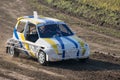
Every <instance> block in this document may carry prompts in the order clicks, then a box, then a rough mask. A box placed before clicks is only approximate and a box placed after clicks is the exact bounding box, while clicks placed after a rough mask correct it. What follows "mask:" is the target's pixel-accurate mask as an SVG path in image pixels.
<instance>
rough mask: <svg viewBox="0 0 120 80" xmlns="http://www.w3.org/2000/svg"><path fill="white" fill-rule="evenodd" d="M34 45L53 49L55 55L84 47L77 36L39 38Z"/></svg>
mask: <svg viewBox="0 0 120 80" xmlns="http://www.w3.org/2000/svg"><path fill="white" fill-rule="evenodd" d="M36 43H37V44H39V45H40V46H43V47H46V48H53V49H54V51H55V52H56V53H60V52H61V51H62V50H70V49H74V48H80V47H84V44H85V43H84V42H83V41H82V40H81V39H80V38H78V37H77V36H67V37H55V38H40V39H39V40H38V41H37V42H36Z"/></svg>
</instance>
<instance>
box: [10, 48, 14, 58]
mask: <svg viewBox="0 0 120 80" xmlns="http://www.w3.org/2000/svg"><path fill="white" fill-rule="evenodd" d="M10 55H11V56H13V55H14V48H13V47H11V48H10Z"/></svg>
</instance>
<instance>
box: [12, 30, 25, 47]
mask: <svg viewBox="0 0 120 80" xmlns="http://www.w3.org/2000/svg"><path fill="white" fill-rule="evenodd" d="M14 34H15V37H16V38H17V39H18V40H19V37H18V34H17V30H16V28H15V29H14ZM19 44H20V47H21V48H22V47H23V46H22V43H21V42H20V41H19Z"/></svg>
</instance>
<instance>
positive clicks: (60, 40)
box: [56, 37, 65, 58]
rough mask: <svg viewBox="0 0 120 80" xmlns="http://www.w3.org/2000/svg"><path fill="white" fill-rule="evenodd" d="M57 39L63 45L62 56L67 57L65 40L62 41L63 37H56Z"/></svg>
mask: <svg viewBox="0 0 120 80" xmlns="http://www.w3.org/2000/svg"><path fill="white" fill-rule="evenodd" d="M56 39H57V41H58V42H59V43H60V45H61V47H62V49H63V53H62V58H65V46H64V43H63V41H62V39H61V38H59V37H56Z"/></svg>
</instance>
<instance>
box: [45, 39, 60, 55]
mask: <svg viewBox="0 0 120 80" xmlns="http://www.w3.org/2000/svg"><path fill="white" fill-rule="evenodd" d="M44 40H45V41H46V42H48V43H49V44H50V45H51V46H52V47H53V48H54V50H55V52H56V53H58V48H57V45H56V43H55V42H54V41H53V40H52V39H48V38H45V39H44Z"/></svg>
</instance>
